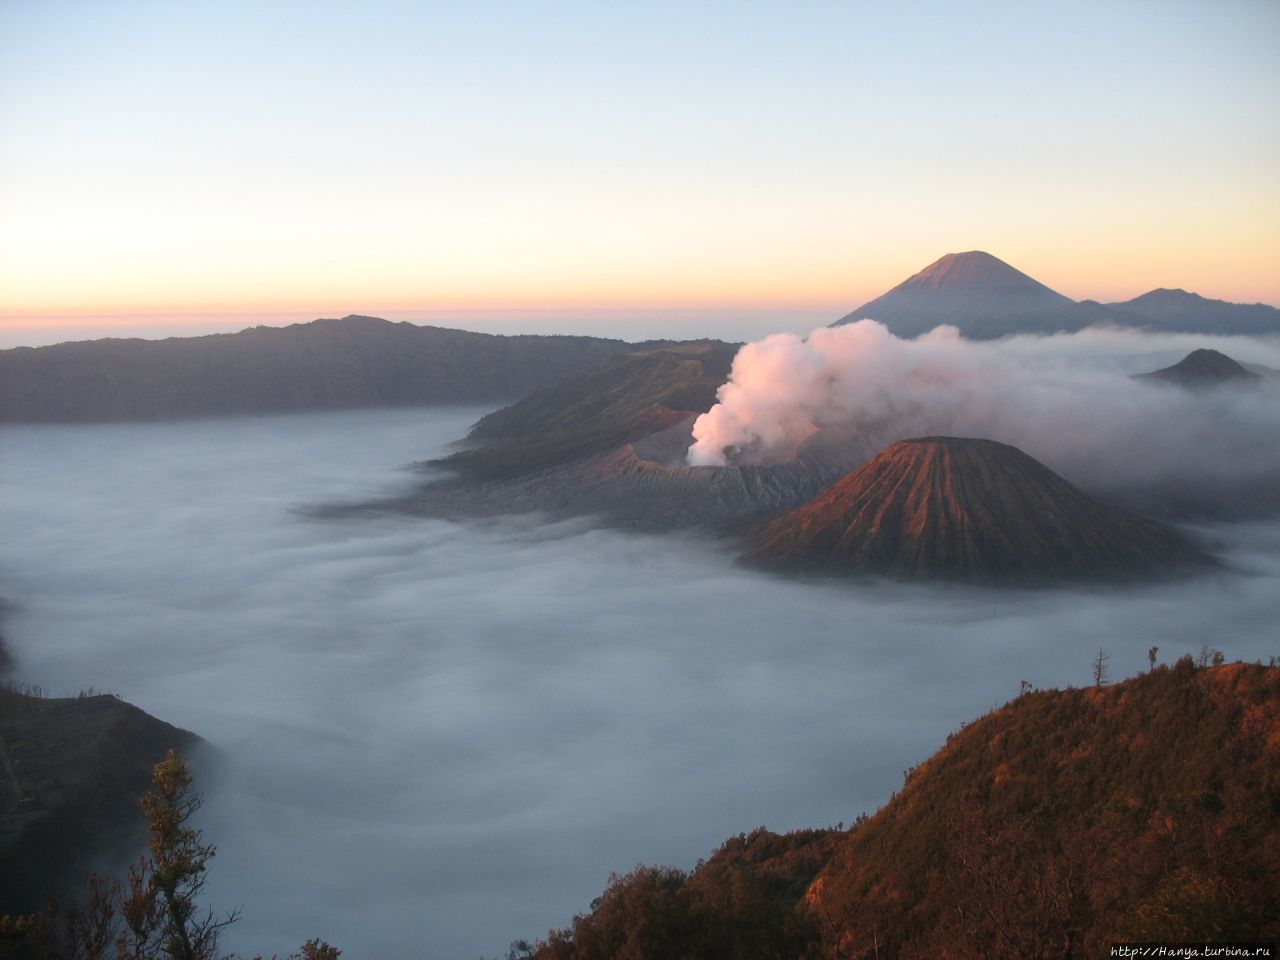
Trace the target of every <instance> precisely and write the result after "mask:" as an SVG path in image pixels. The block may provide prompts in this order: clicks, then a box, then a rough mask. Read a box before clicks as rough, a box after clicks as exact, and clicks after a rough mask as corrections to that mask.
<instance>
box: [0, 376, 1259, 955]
mask: <svg viewBox="0 0 1280 960" xmlns="http://www.w3.org/2000/svg"><path fill="white" fill-rule="evenodd" d="M1174 359H1176V357H1175V358H1174ZM481 412H483V411H479V410H399V411H362V412H352V413H340V414H323V415H312V416H290V417H267V418H251V419H241V420H210V421H197V422H189V423H181V424H140V425H110V426H35V427H5V428H0V528H2V529H3V530H4V532H5V535H4V537H3V538H0V594H3V595H4V596H6V597H7V598H8V599H9V600H10V601H11V602H12V603H13V604H14V610H13V611H12V613H11V616H10V617H9V619H8V621H7V624H6V634H7V638H8V641H9V645H10V646H11V647H12V649H13V653H14V655H15V657H16V661H17V679H20V680H22V681H25V682H28V683H34V684H39V685H41V686H43V687H45V688H47V689H50V690H51V691H52V692H54V693H58V694H68V693H74V692H75V691H77V690H79V689H80V688H82V687H87V686H93V687H96V688H99V689H105V690H110V691H114V692H116V693H118V694H120V695H121V696H122V697H124V698H125V699H127V700H129V701H131V702H133V703H136V704H138V705H140V706H141V707H143V708H144V709H146V710H148V711H149V712H151V713H153V714H155V715H156V716H159V717H161V718H163V719H166V720H168V721H170V722H173V723H176V724H178V725H181V726H184V727H187V728H189V729H191V730H194V731H196V732H198V733H199V734H201V735H202V736H203V737H205V738H206V739H207V740H208V741H209V742H210V743H211V744H213V745H214V746H215V747H216V749H217V753H218V758H217V760H216V761H215V760H213V759H210V758H208V757H206V758H203V759H202V760H201V761H200V763H199V764H198V769H197V775H198V777H199V782H198V785H199V786H200V787H201V788H203V789H204V791H205V793H206V794H207V803H206V807H205V809H204V811H203V820H202V826H203V827H204V829H205V831H206V833H207V836H208V838H209V839H210V840H211V841H212V842H214V843H216V844H217V847H218V853H217V857H216V859H215V860H214V861H213V863H212V865H211V872H210V882H209V886H208V890H207V899H208V902H209V903H210V905H212V906H214V907H215V908H218V909H227V908H232V907H238V906H243V908H244V915H243V919H242V920H241V921H240V922H239V923H237V924H236V925H235V926H234V927H232V928H231V929H230V930H229V931H228V933H227V936H226V938H225V940H224V946H225V947H226V948H228V949H231V950H238V951H243V952H245V953H247V954H252V953H253V952H257V951H261V952H265V953H267V954H270V953H271V952H272V951H277V952H280V953H284V952H287V951H288V950H291V949H293V948H296V946H297V945H298V944H299V943H301V942H302V940H304V939H306V938H309V937H312V936H319V937H323V938H325V939H327V940H329V941H330V942H332V943H334V944H336V945H338V946H340V947H342V948H343V949H344V950H345V951H346V955H347V956H352V957H392V956H423V957H431V958H460V960H474V958H476V957H478V956H482V955H483V956H489V957H492V956H497V955H503V956H505V954H506V948H507V945H508V943H509V942H510V941H511V940H513V939H515V938H517V937H533V936H537V935H540V934H542V933H544V932H545V931H546V930H547V929H548V928H549V927H551V926H553V925H555V926H560V925H564V924H566V923H567V922H568V921H569V920H570V918H571V916H572V914H573V913H574V912H575V911H582V910H585V909H587V907H588V905H589V903H590V901H591V899H592V898H593V897H595V896H597V895H598V894H599V893H600V891H601V889H602V888H603V886H604V884H605V882H606V880H607V878H608V876H609V873H610V872H611V871H615V870H616V871H626V870H628V869H630V868H631V867H633V866H635V865H636V864H637V863H639V862H646V863H653V862H657V863H669V864H675V865H679V866H682V867H686V868H687V867H691V866H692V865H693V864H694V862H695V861H696V860H697V859H698V858H699V857H703V856H706V855H708V854H709V853H710V852H711V851H712V850H713V849H714V848H715V847H716V846H717V845H718V844H719V843H720V842H721V841H722V840H723V839H724V838H726V837H727V836H730V835H734V834H737V833H739V832H744V831H749V830H751V829H752V828H754V827H756V826H758V825H761V824H764V825H766V826H768V827H770V828H772V829H775V830H786V829H790V828H797V827H802V826H820V825H829V824H834V823H836V822H837V821H844V822H846V823H847V822H849V821H851V820H852V819H853V818H854V817H855V816H856V815H857V814H858V813H860V812H862V811H868V812H870V811H874V810H875V809H876V808H877V807H879V806H880V805H881V804H883V803H884V802H885V801H886V800H887V799H888V798H889V796H890V795H891V793H892V792H893V791H894V790H895V789H896V788H898V787H899V786H900V785H901V782H902V772H903V770H904V769H905V768H907V767H909V766H911V765H913V764H916V763H918V762H919V761H921V760H923V759H924V758H926V757H927V756H928V755H929V754H931V753H932V752H933V751H934V750H935V749H937V748H938V747H939V746H940V745H941V744H942V743H943V741H944V740H945V738H946V735H947V733H948V732H949V731H951V730H953V729H955V728H956V727H957V726H959V725H960V724H961V723H963V722H965V721H968V720H970V719H972V718H973V717H975V716H976V715H978V714H980V713H982V712H984V711H986V710H988V709H990V708H992V707H994V706H996V705H999V704H1001V703H1003V702H1004V701H1006V700H1007V699H1009V698H1010V697H1012V696H1013V695H1015V694H1016V693H1017V691H1018V687H1019V683H1020V681H1023V680H1026V681H1028V682H1030V683H1033V684H1035V685H1036V686H1040V687H1048V686H1065V685H1067V684H1077V685H1083V684H1086V683H1088V682H1089V681H1090V663H1091V661H1092V660H1093V658H1094V655H1095V653H1096V651H1097V649H1098V648H1099V646H1101V647H1103V648H1105V650H1106V651H1107V653H1108V654H1109V655H1110V657H1111V660H1110V665H1111V669H1112V672H1113V674H1114V675H1115V676H1116V677H1117V678H1119V677H1121V676H1124V675H1127V674H1132V673H1135V672H1137V671H1139V670H1141V669H1144V668H1145V666H1146V655H1147V649H1148V648H1149V647H1151V646H1159V648H1160V659H1161V660H1162V661H1166V662H1168V661H1172V660H1173V659H1176V658H1177V657H1179V656H1181V655H1183V654H1186V653H1195V652H1197V651H1199V650H1200V648H1201V646H1202V645H1203V644H1206V643H1207V644H1211V645H1212V646H1215V647H1220V648H1222V649H1223V650H1225V652H1226V654H1227V656H1228V658H1229V659H1235V658H1243V659H1247V660H1253V659H1256V658H1262V659H1264V660H1265V659H1266V658H1267V657H1269V656H1273V655H1277V654H1280V647H1278V646H1277V642H1276V634H1275V623H1276V620H1277V616H1278V615H1280V524H1276V523H1255V524H1248V525H1246V524H1237V525H1221V526H1216V527H1212V528H1201V529H1199V530H1198V531H1197V533H1199V534H1201V535H1207V536H1209V537H1211V538H1212V539H1214V540H1216V541H1217V542H1218V543H1220V544H1221V545H1222V550H1223V553H1224V556H1225V557H1226V559H1227V560H1228V562H1229V570H1228V571H1227V572H1225V573H1218V574H1214V575H1212V576H1208V577H1205V578H1204V579H1202V580H1199V581H1194V582H1191V583H1186V582H1182V583H1177V584H1173V585H1168V586H1149V587H1142V588H1137V589H1124V590H1108V589H1094V590H1089V591H1080V590H1071V591H1060V592H1028V591H1021V592H1014V593H1003V592H997V591H993V590H985V589H971V588H955V587H936V586H934V587H924V586H912V585H903V584H889V583H883V582H875V581H868V582H859V583H848V584H843V583H807V582H803V581H797V580H791V579H775V578H771V577H769V576H767V575H765V574H761V573H757V572H752V571H747V570H743V569H740V568H739V567H738V566H736V565H735V563H734V560H733V556H732V552H731V551H730V550H729V548H727V547H725V546H723V545H718V544H715V543H708V542H703V541H700V540H697V539H694V538H691V537H686V536H679V535H675V536H662V537H654V536H640V535H633V534H626V533H620V532H615V531H610V530H605V529H601V528H599V527H598V526H597V525H596V524H595V523H593V522H592V521H591V520H590V519H583V520H578V521H572V522H562V523H558V524H545V523H543V522H541V521H540V520H539V519H538V518H537V517H515V518H505V519H494V520H491V521H486V522H484V523H477V524H469V525H459V524H453V523H447V522H443V521H438V520H428V519H411V518H404V517H379V518H373V519H355V520H353V519H347V520H317V519H314V518H313V517H312V516H310V514H309V512H308V511H309V508H311V507H313V506H316V505H320V504H325V503H332V502H349V501H352V500H360V499H366V498H374V497H378V496H384V495H388V494H393V493H396V492H398V491H401V490H406V489H408V488H409V487H410V486H411V485H412V484H413V483H415V482H417V478H416V477H415V476H414V475H412V474H409V473H406V472H404V471H403V470H401V469H400V467H401V465H403V464H405V463H408V462H409V461H413V460H420V459H423V458H426V457H430V456H432V455H434V454H437V453H440V452H442V450H443V449H444V447H445V445H446V444H447V443H448V442H449V441H451V440H453V439H456V438H458V437H460V436H462V435H463V434H464V433H465V432H466V429H467V427H468V426H469V425H470V423H472V422H473V421H474V420H475V419H476V418H477V417H478V416H479V414H480V413H481Z"/></svg>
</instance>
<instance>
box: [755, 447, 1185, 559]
mask: <svg viewBox="0 0 1280 960" xmlns="http://www.w3.org/2000/svg"><path fill="white" fill-rule="evenodd" d="M745 559H746V560H748V561H749V562H751V563H753V564H758V565H761V566H767V567H777V568H783V569H788V568H790V569H807V570H815V571H827V572H843V573H867V574H879V575H884V576H890V577H896V578H903V579H932V578H942V579H953V580H967V581H979V582H982V581H986V582H1019V581H1023V582H1029V583H1040V582H1044V583H1049V582H1053V581H1055V580H1069V579H1111V578H1126V577H1134V576H1158V575H1162V574H1164V575H1167V574H1171V573H1174V572H1180V571H1185V570H1187V569H1189V568H1194V567H1197V566H1201V565H1204V564H1207V563H1208V562H1209V561H1208V558H1207V557H1206V555H1204V554H1203V553H1202V552H1201V551H1200V550H1199V549H1198V548H1196V547H1195V546H1193V545H1192V544H1190V543H1188V542H1187V541H1186V540H1184V539H1183V538H1182V537H1180V536H1178V535H1177V534H1175V533H1173V532H1172V531H1170V530H1167V529H1165V528H1164V527H1162V526H1159V525H1157V524H1155V523H1152V522H1150V521H1147V520H1142V519H1139V518H1137V517H1131V516H1128V515H1126V514H1122V513H1118V512H1116V511H1114V510H1111V509H1108V508H1107V507H1104V506H1102V505H1101V504H1099V503H1097V502H1096V501H1094V500H1092V499H1090V498H1089V497H1088V496H1086V495H1085V494H1083V493H1081V492H1080V491H1079V490H1077V489H1076V488H1075V487H1073V486H1072V485H1071V484H1069V483H1068V482H1067V481H1066V480H1063V479H1062V478H1061V477H1059V476H1058V475H1057V474H1056V473H1054V472H1053V471H1052V470H1050V469H1049V468H1048V467H1046V466H1044V465H1043V464H1041V463H1039V462H1038V461H1036V460H1034V459H1032V458H1031V457H1029V456H1027V455H1026V454H1025V453H1023V452H1022V451H1021V450H1018V449H1017V448H1015V447H1011V446H1008V445H1006V444H1003V443H996V442H995V441H993V440H972V439H961V438H955V437H924V438H921V439H916V440H903V441H899V442H898V443H895V444H893V445H892V446H891V447H889V448H888V449H887V450H885V451H883V452H882V453H880V454H879V455H877V456H876V457H875V458H874V459H873V460H871V461H870V462H869V463H867V464H865V465H864V466H862V467H859V468H858V469H857V470H855V471H853V472H852V473H850V474H848V475H847V476H845V477H844V478H843V479H841V480H839V481H837V482H836V483H835V484H834V485H833V486H832V487H831V488H829V489H828V490H826V491H825V492H824V493H822V494H820V495H818V496H817V497H815V498H814V499H813V500H812V501H810V502H809V503H807V504H805V505H804V506H802V507H800V508H798V509H796V510H793V511H792V512H790V513H788V514H785V515H783V516H781V517H779V518H777V519H776V520H773V521H771V522H769V523H768V524H766V525H765V526H764V527H763V528H761V530H760V531H759V532H758V533H757V534H756V535H755V537H754V538H753V545H752V547H751V548H750V550H749V551H748V553H747V554H746V557H745Z"/></svg>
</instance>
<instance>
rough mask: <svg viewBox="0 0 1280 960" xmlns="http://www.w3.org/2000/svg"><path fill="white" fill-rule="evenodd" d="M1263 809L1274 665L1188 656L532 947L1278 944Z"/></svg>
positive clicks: (967, 734) (618, 889)
mask: <svg viewBox="0 0 1280 960" xmlns="http://www.w3.org/2000/svg"><path fill="white" fill-rule="evenodd" d="M1082 653H1083V651H1082ZM1278 810H1280V670H1278V669H1276V668H1274V667H1263V666H1261V665H1257V666H1254V665H1247V664H1231V665H1224V666H1215V667H1206V668H1197V667H1196V666H1195V665H1194V664H1193V662H1192V660H1191V658H1190V657H1184V658H1183V659H1182V660H1180V661H1178V663H1177V664H1176V665H1175V666H1173V667H1172V668H1170V667H1165V666H1161V667H1158V668H1156V669H1154V670H1153V671H1151V672H1150V673H1147V674H1144V675H1142V676H1139V677H1136V678H1134V679H1131V680H1126V681H1124V682H1123V683H1118V684H1115V685H1113V686H1106V685H1103V686H1095V687H1090V688H1086V689H1068V690H1051V691H1030V692H1026V693H1024V694H1022V695H1021V696H1019V697H1017V699H1015V700H1012V701H1010V702H1009V703H1008V704H1006V705H1005V706H1004V707H1002V708H1000V709H998V710H996V711H994V712H992V713H990V714H988V715H987V716H985V717H982V718H980V719H979V720H977V721H975V722H974V723H972V724H969V725H968V726H965V727H962V728H961V729H960V730H959V731H957V732H956V733H953V734H952V735H951V736H950V737H948V738H947V743H946V745H945V746H943V747H942V749H941V750H939V751H938V752H937V753H936V754H935V755H934V756H933V757H932V758H930V759H929V760H927V761H926V762H925V763H923V764H921V765H920V766H918V767H915V768H912V769H910V770H908V771H906V774H905V783H904V786H903V789H902V791H901V792H900V793H898V794H896V795H895V796H894V797H893V799H892V800H890V802H889V803H888V804H887V805H886V806H885V807H883V808H882V809H881V810H880V811H879V812H878V813H877V814H875V816H873V817H870V818H860V820H859V822H858V823H856V824H855V825H854V827H853V829H852V830H850V831H848V832H847V833H836V834H832V833H830V832H821V831H811V832H808V833H797V834H788V835H787V836H784V837H776V836H774V835H771V834H768V833H767V832H765V831H764V830H763V829H762V830H759V831H756V832H754V833H752V834H750V835H749V836H746V837H740V838H738V840H737V841H730V842H729V843H728V844H726V845H725V846H724V847H722V848H721V850H720V851H719V852H717V854H716V855H715V856H713V857H712V858H711V859H710V860H709V861H707V862H706V863H705V864H701V865H699V866H698V867H697V868H696V869H695V870H693V871H692V873H690V874H685V873H684V872H683V871H680V870H672V869H669V868H668V869H662V868H653V867H641V868H639V869H637V870H635V871H633V872H632V873H629V874H627V875H625V876H621V877H615V878H614V879H613V880H611V881H610V884H609V887H608V888H607V889H606V891H605V893H604V895H603V896H602V897H600V898H599V899H597V900H596V901H594V902H593V903H592V906H591V910H590V911H589V912H587V913H584V914H582V915H580V916H578V917H575V918H574V919H573V922H572V925H571V927H569V928H566V929H564V930H558V931H552V933H551V934H550V935H549V936H548V937H547V938H546V939H545V940H543V941H541V942H540V943H538V944H535V945H533V947H532V948H531V949H530V951H529V953H528V955H529V956H531V957H532V958H535V960H612V958H615V957H618V956H624V955H625V956H638V957H659V956H676V955H679V956H682V957H689V958H692V960H704V958H705V960H713V958H721V957H734V958H735V960H776V958H778V957H808V958H811V960H847V958H874V957H883V958H886V960H888V958H907V957H949V958H952V960H1022V958H1026V957H1103V956H1107V955H1108V953H1109V951H1110V948H1111V945H1112V944H1113V943H1116V942H1126V941H1128V942H1134V941H1163V942H1168V941H1204V942H1211V941H1221V940H1223V939H1224V938H1229V939H1232V940H1259V941H1274V940H1275V939H1276V938H1277V937H1280V817H1278V816H1277V811H1278ZM756 850H758V851H759V853H758V854H757V853H755V851H756ZM832 850H834V853H831V854H829V853H828V851H832ZM815 861H818V862H819V863H820V866H817V867H816V869H815ZM815 874H816V876H815ZM808 876H813V877H814V879H813V880H812V882H811V883H808V885H807V889H806V890H804V891H803V892H802V893H797V892H796V891H797V887H798V886H799V885H800V884H802V883H805V882H806V881H805V878H806V877H808ZM740 926H741V928H742V929H745V930H746V931H748V935H747V936H744V937H741V938H739V939H734V937H735V931H736V930H738V929H739V928H740ZM647 946H651V947H652V949H645V947H647ZM677 948H678V949H677Z"/></svg>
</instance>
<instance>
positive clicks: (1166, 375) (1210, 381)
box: [1134, 350, 1261, 390]
mask: <svg viewBox="0 0 1280 960" xmlns="http://www.w3.org/2000/svg"><path fill="white" fill-rule="evenodd" d="M1134 379H1135V380H1146V381H1149V382H1152V383H1166V384H1171V385H1173V386H1177V387H1185V388H1186V389H1188V390H1206V389H1209V388H1212V387H1216V386H1220V385H1221V384H1224V383H1256V382H1258V381H1259V380H1260V379H1261V378H1260V377H1259V375H1258V374H1256V373H1252V372H1250V371H1249V370H1246V369H1245V368H1244V367H1243V366H1242V365H1241V364H1239V363H1237V362H1236V361H1235V360H1232V359H1231V358H1230V357H1228V356H1227V355H1226V354H1225V353H1219V352H1218V351H1217V350H1192V351H1191V352H1190V353H1188V354H1187V355H1186V356H1185V357H1183V358H1182V359H1181V360H1179V361H1178V362H1177V363H1175V364H1174V365H1173V366H1171V367H1164V368H1163V369H1161V370H1154V371H1152V372H1151V373H1139V374H1135V375H1134Z"/></svg>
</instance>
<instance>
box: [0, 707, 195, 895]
mask: <svg viewBox="0 0 1280 960" xmlns="http://www.w3.org/2000/svg"><path fill="white" fill-rule="evenodd" d="M200 742H201V741H200V738H199V737H197V736H196V735H195V734H192V733H188V732H187V731H186V730H181V729H179V728H177V727H174V726H170V725H169V724H167V723H165V722H163V721H161V720H157V719H156V718H155V717H152V716H150V715H149V714H146V713H144V712H143V711H141V710H139V709H138V708H137V707H135V706H132V705H131V704H128V703H125V702H124V701H123V700H120V699H118V698H117V697H113V696H109V695H97V696H80V697H72V698H61V699H46V698H42V697H34V696H28V695H27V694H24V693H20V692H17V691H14V690H7V689H0V915H3V914H5V913H13V914H18V913H24V912H27V911H31V910H36V909H39V908H41V907H43V906H44V904H45V902H46V901H48V900H50V899H60V898H61V895H62V894H64V893H66V892H68V891H72V892H79V890H80V889H82V887H83V882H84V870H83V869H82V866H83V864H84V863H85V862H86V861H89V860H92V859H93V858H95V857H97V856H114V855H120V856H121V857H129V856H132V855H134V854H135V853H136V852H137V849H138V848H140V847H141V846H142V843H141V840H142V837H143V831H142V821H141V819H140V816H139V812H138V797H140V796H141V795H142V794H143V793H144V792H145V791H146V790H147V788H148V787H149V786H150V784H151V775H152V772H153V769H154V766H155V764H156V763H158V762H159V761H160V760H162V759H163V758H164V756H165V754H166V753H167V752H168V751H169V750H170V749H179V750H182V751H184V752H185V751H187V750H189V749H190V748H191V747H193V746H195V745H196V744H198V743H200Z"/></svg>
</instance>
